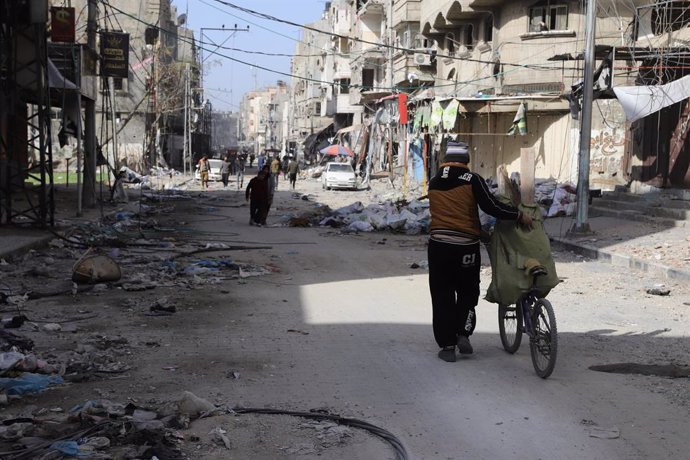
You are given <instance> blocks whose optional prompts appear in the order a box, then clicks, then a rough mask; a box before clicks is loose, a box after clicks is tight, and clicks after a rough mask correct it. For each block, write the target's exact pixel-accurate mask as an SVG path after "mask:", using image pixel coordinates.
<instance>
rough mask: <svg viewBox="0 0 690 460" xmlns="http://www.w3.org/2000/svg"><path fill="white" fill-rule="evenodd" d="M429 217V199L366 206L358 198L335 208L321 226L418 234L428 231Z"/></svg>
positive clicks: (353, 230) (357, 230)
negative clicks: (346, 204)
mask: <svg viewBox="0 0 690 460" xmlns="http://www.w3.org/2000/svg"><path fill="white" fill-rule="evenodd" d="M430 220H431V214H430V213H429V202H428V201H419V200H413V201H411V202H409V203H408V202H405V201H399V202H396V203H394V202H392V201H386V202H384V203H382V204H370V205H369V206H366V207H365V206H364V205H363V204H362V202H360V201H357V202H356V203H353V204H351V205H349V206H345V207H343V208H339V209H336V210H335V211H333V212H332V213H330V214H329V215H328V216H327V217H326V218H324V219H322V220H321V221H320V222H319V225H321V226H328V227H335V228H344V230H345V231H350V232H373V231H391V232H397V233H406V234H408V235H418V234H420V233H423V232H426V231H427V230H428V228H429V223H430Z"/></svg>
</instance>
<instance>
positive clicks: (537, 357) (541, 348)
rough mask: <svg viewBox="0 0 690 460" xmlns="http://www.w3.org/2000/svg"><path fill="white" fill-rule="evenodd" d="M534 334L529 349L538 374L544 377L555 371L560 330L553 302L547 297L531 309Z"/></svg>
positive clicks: (538, 301)
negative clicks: (557, 325) (557, 326)
mask: <svg viewBox="0 0 690 460" xmlns="http://www.w3.org/2000/svg"><path fill="white" fill-rule="evenodd" d="M530 312H531V317H532V326H533V327H534V336H532V337H530V341H529V349H530V352H531V354H532V364H533V365H534V370H535V371H536V373H537V375H538V376H539V377H541V378H543V379H545V378H547V377H548V376H549V375H551V373H552V372H553V368H554V367H555V366H556V356H557V354H558V330H557V328H556V315H554V313H553V307H552V306H551V302H549V301H548V300H546V299H539V300H537V301H536V302H535V303H534V305H533V306H532V308H531V309H530Z"/></svg>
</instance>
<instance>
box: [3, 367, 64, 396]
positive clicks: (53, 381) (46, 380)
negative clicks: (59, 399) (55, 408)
mask: <svg viewBox="0 0 690 460" xmlns="http://www.w3.org/2000/svg"><path fill="white" fill-rule="evenodd" d="M62 383H64V380H63V379H62V377H60V376H59V375H42V374H33V373H30V372H26V373H24V374H22V375H20V376H19V377H15V378H0V390H4V391H5V393H7V394H8V395H10V396H11V395H19V396H21V395H24V394H31V393H38V392H40V391H43V390H45V389H46V388H48V387H49V386H50V385H60V384H62Z"/></svg>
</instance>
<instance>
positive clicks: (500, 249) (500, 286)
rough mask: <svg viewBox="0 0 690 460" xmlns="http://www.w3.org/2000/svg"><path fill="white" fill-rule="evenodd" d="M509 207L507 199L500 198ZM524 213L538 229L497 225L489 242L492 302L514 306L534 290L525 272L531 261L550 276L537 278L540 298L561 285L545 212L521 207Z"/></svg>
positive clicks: (506, 223)
mask: <svg viewBox="0 0 690 460" xmlns="http://www.w3.org/2000/svg"><path fill="white" fill-rule="evenodd" d="M497 198H498V199H499V200H501V201H503V202H506V203H508V202H509V201H508V200H507V198H504V197H497ZM519 208H520V210H521V211H522V212H523V213H525V214H528V215H530V216H531V217H532V219H533V226H534V228H533V229H532V230H530V231H526V230H523V229H522V228H520V227H519V226H518V225H516V224H515V222H513V221H502V220H499V221H497V222H496V227H495V229H494V232H493V234H492V235H491V240H490V242H489V248H488V250H489V258H490V259H491V284H490V285H489V289H488V290H487V292H486V300H487V301H489V302H493V303H497V304H501V305H512V304H515V303H516V302H517V300H518V297H520V295H521V294H522V293H523V292H525V291H527V290H529V288H530V287H531V286H532V276H530V274H529V273H528V272H527V271H526V270H525V262H526V261H527V260H528V259H537V260H538V261H539V263H540V264H541V265H542V266H543V267H544V268H546V272H547V274H546V275H544V276H540V277H538V278H537V286H536V287H537V289H538V291H539V296H540V297H546V296H547V295H548V294H549V292H550V291H551V289H553V288H554V287H556V285H557V284H558V283H559V279H558V275H557V274H556V265H555V264H554V262H553V257H552V256H551V244H550V243H549V237H548V236H546V233H545V232H544V223H543V222H542V217H541V212H540V210H539V207H538V206H536V205H532V206H529V205H520V206H519Z"/></svg>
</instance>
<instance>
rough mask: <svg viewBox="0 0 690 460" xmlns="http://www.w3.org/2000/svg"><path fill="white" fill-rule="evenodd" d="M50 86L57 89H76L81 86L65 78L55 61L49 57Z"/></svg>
mask: <svg viewBox="0 0 690 460" xmlns="http://www.w3.org/2000/svg"><path fill="white" fill-rule="evenodd" d="M48 86H50V87H51V88H55V89H66V90H71V91H75V90H78V89H79V88H78V87H77V85H75V84H74V83H72V82H71V81H69V80H68V79H67V78H65V77H64V76H63V75H62V74H61V73H60V71H59V70H58V68H57V66H56V65H55V64H54V63H53V61H51V60H50V58H48Z"/></svg>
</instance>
